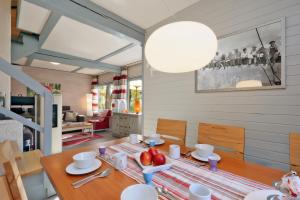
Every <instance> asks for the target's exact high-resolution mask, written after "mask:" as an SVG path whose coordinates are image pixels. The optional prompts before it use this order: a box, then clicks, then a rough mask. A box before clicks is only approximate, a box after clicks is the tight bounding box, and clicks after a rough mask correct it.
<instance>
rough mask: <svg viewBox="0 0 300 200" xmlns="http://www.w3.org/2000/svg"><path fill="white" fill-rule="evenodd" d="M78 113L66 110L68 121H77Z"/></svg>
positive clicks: (66, 119)
mask: <svg viewBox="0 0 300 200" xmlns="http://www.w3.org/2000/svg"><path fill="white" fill-rule="evenodd" d="M76 117H77V113H75V112H66V114H65V121H66V122H76V121H77V118H76Z"/></svg>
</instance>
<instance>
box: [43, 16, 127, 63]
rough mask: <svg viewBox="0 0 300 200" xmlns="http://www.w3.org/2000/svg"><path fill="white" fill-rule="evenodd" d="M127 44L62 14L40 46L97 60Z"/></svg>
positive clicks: (123, 40)
mask: <svg viewBox="0 0 300 200" xmlns="http://www.w3.org/2000/svg"><path fill="white" fill-rule="evenodd" d="M128 44H130V42H129V41H127V40H125V39H120V38H119V37H116V36H114V35H111V34H109V33H106V32H104V31H101V30H99V29H96V28H94V27H91V26H88V25H86V24H83V23H80V22H78V21H75V20H73V19H70V18H68V17H65V16H62V17H61V18H60V19H59V21H58V22H57V24H56V25H55V27H54V28H53V30H52V31H51V33H50V34H49V37H48V38H47V39H46V41H45V42H44V44H43V45H42V48H43V49H47V50H51V51H56V52H60V53H65V54H69V55H73V56H77V57H82V58H86V59H90V60H97V59H99V58H101V57H103V56H105V55H108V54H110V53H112V52H113V51H116V50H118V49H120V48H122V47H124V46H126V45H128Z"/></svg>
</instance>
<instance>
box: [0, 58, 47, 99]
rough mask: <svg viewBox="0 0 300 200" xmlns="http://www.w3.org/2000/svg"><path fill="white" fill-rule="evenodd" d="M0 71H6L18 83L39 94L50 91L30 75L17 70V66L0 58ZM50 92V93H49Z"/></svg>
mask: <svg viewBox="0 0 300 200" xmlns="http://www.w3.org/2000/svg"><path fill="white" fill-rule="evenodd" d="M0 71H2V72H4V73H6V74H7V75H9V76H11V77H12V78H14V79H16V80H17V81H19V82H20V83H22V84H24V85H25V86H27V87H29V88H30V89H32V90H34V91H35V92H36V93H38V94H39V95H42V96H44V94H45V92H46V93H50V92H49V91H48V90H46V89H45V87H44V86H42V85H41V84H40V83H39V82H38V81H36V80H34V79H32V78H31V77H30V76H28V75H27V74H25V73H24V72H23V71H21V70H19V69H18V68H17V67H15V66H13V65H11V64H9V63H7V62H6V61H5V60H4V59H2V58H0ZM50 94H51V93H50Z"/></svg>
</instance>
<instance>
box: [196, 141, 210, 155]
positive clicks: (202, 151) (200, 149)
mask: <svg viewBox="0 0 300 200" xmlns="http://www.w3.org/2000/svg"><path fill="white" fill-rule="evenodd" d="M195 148H196V153H197V154H198V155H199V156H201V157H203V158H207V157H208V156H210V155H211V154H212V153H213V152H214V146H212V145H210V144H196V145H195Z"/></svg>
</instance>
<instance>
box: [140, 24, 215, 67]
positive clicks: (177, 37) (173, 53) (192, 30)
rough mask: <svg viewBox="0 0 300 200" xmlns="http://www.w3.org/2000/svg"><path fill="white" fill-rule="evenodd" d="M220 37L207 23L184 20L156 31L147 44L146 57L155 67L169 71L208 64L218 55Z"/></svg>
mask: <svg viewBox="0 0 300 200" xmlns="http://www.w3.org/2000/svg"><path fill="white" fill-rule="evenodd" d="M217 45H218V42H217V38H216V35H215V34H214V32H213V31H212V30H211V29H210V28H209V27H208V26H206V25H204V24H201V23H198V22H193V21H180V22H174V23H170V24H167V25H164V26H162V27H160V28H158V29H157V30H155V31H154V32H153V33H152V34H151V35H150V36H149V38H148V40H147V42H146V45H145V57H146V60H147V62H148V64H149V65H150V66H151V67H153V68H154V69H156V70H158V71H162V72H168V73H183V72H190V71H195V70H197V69H200V68H202V67H205V66H206V65H207V64H209V63H210V61H211V60H212V59H213V57H214V56H215V54H216V51H217Z"/></svg>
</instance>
